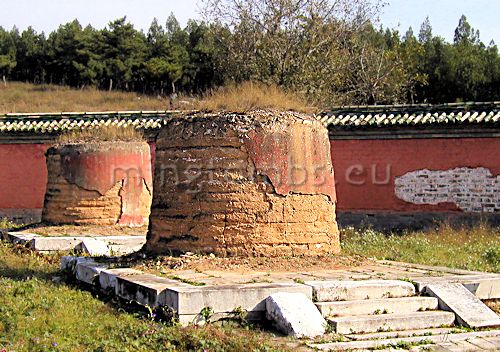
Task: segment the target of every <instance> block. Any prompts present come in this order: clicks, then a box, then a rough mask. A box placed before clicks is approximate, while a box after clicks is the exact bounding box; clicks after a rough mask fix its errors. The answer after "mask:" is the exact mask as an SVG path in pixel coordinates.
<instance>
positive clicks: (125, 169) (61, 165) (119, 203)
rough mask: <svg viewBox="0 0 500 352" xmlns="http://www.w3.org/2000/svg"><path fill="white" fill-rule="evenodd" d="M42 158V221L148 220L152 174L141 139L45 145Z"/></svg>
mask: <svg viewBox="0 0 500 352" xmlns="http://www.w3.org/2000/svg"><path fill="white" fill-rule="evenodd" d="M46 159H47V170H48V183H47V191H46V193H45V201H44V208H43V213H42V221H43V222H45V223H51V224H76V225H101V226H104V225H106V226H109V225H121V226H144V225H147V223H148V218H149V213H150V205H151V198H152V176H151V155H150V149H149V145H148V144H147V143H146V142H123V141H107V142H91V143H68V144H63V145H57V146H54V147H52V148H50V149H49V150H48V151H47V154H46Z"/></svg>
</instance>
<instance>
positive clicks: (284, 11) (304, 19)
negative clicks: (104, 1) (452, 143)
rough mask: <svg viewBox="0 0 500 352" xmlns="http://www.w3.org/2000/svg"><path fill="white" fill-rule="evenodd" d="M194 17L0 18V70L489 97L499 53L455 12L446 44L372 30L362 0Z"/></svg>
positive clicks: (68, 80) (75, 80)
mask: <svg viewBox="0 0 500 352" xmlns="http://www.w3.org/2000/svg"><path fill="white" fill-rule="evenodd" d="M204 3H205V5H206V6H205V20H204V21H194V20H191V21H189V22H188V24H187V26H186V27H185V28H181V26H180V25H179V22H178V21H177V20H176V18H175V16H174V15H171V16H169V17H168V18H167V19H166V20H165V21H164V23H160V21H159V20H157V19H155V20H154V21H153V23H152V24H151V26H150V28H149V30H148V31H147V32H146V33H144V32H143V31H139V30H137V29H135V28H134V26H133V25H132V24H131V23H130V22H128V21H127V20H126V18H120V19H117V20H115V21H112V22H110V23H109V25H108V26H107V27H106V28H104V29H96V28H93V27H91V26H87V27H82V25H81V24H80V23H79V22H78V21H77V20H74V21H72V22H69V23H67V24H64V25H61V26H60V27H59V28H58V29H57V30H55V31H53V32H51V33H50V34H48V36H46V35H45V34H44V33H38V32H37V31H35V30H34V29H33V28H31V27H30V28H28V29H26V30H24V31H22V32H20V31H19V30H17V29H16V28H14V29H12V30H6V29H3V28H1V27H0V77H2V79H3V81H4V83H6V82H7V81H8V80H16V81H24V82H31V83H36V84H44V83H52V84H60V85H68V86H71V87H77V88H84V87H97V88H99V89H107V90H113V89H119V90H125V91H135V92H139V93H146V94H160V95H168V94H172V93H178V92H181V93H185V94H200V93H202V92H204V91H206V90H208V89H211V88H214V87H217V86H220V85H223V84H226V83H229V82H242V81H249V80H250V81H259V82H264V83H269V84H276V85H278V86H281V87H283V88H284V89H286V90H290V91H293V92H295V93H298V94H300V95H303V96H305V97H307V98H308V99H309V100H310V101H312V102H315V103H317V104H318V105H320V106H328V105H339V104H394V103H444V102H455V101H471V100H475V101H479V100H481V101H492V100H499V99H500V55H499V53H498V48H497V46H496V45H495V43H494V42H491V43H489V45H485V44H484V43H482V42H481V40H480V36H479V31H477V30H475V29H474V28H472V26H471V25H470V24H469V23H468V21H467V18H466V17H465V16H462V17H461V18H460V20H459V22H458V26H457V28H456V30H455V35H454V40H453V42H452V43H449V42H447V41H446V40H445V39H443V38H442V37H439V36H436V35H434V34H433V32H432V27H431V24H430V22H429V20H428V19H427V20H426V21H425V22H424V23H423V24H422V26H421V28H420V30H419V31H418V33H416V34H415V33H414V32H413V29H412V28H410V29H408V31H406V33H404V34H402V33H400V32H399V31H398V30H397V29H391V28H383V27H377V26H376V25H375V23H376V21H375V18H376V16H377V14H378V13H379V11H380V8H381V3H379V2H376V1H375V2H374V1H370V0H336V1H326V0H205V2H204Z"/></svg>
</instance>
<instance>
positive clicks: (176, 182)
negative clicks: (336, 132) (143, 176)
mask: <svg viewBox="0 0 500 352" xmlns="http://www.w3.org/2000/svg"><path fill="white" fill-rule="evenodd" d="M156 146H157V149H156V164H155V170H156V171H155V179H154V188H153V189H154V194H153V204H152V210H151V217H150V224H149V231H148V239H147V244H146V248H147V249H148V250H149V251H152V252H155V253H163V254H167V253H171V251H177V250H178V251H194V252H205V253H206V252H211V253H216V254H219V255H243V256H259V255H265V256H270V255H303V254H304V255H313V254H324V253H331V252H338V251H339V235H338V228H337V223H336V221H335V185H334V176H333V168H332V163H331V158H330V144H329V139H328V134H327V130H326V129H325V128H324V127H323V126H322V125H321V124H320V123H319V122H317V121H316V120H314V119H312V118H308V117H305V116H302V115H298V114H293V113H278V112H269V111H267V112H254V113H249V114H245V115H243V114H214V115H198V116H191V117H183V118H181V117H179V118H175V119H173V120H171V121H170V122H169V123H168V124H167V126H166V127H165V128H164V129H163V130H162V131H161V132H160V134H159V137H158V140H157V145H156Z"/></svg>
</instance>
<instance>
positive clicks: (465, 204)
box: [394, 167, 500, 213]
mask: <svg viewBox="0 0 500 352" xmlns="http://www.w3.org/2000/svg"><path fill="white" fill-rule="evenodd" d="M394 187H395V194H396V196H397V197H398V198H399V199H402V200H404V201H406V202H408V203H413V204H432V205H436V204H439V203H455V204H456V205H457V207H458V208H460V209H461V210H463V211H465V212H489V213H493V212H500V176H496V177H494V176H493V175H492V173H491V171H490V170H489V169H487V168H484V167H479V168H468V167H460V168H455V169H450V170H445V171H431V170H427V169H424V170H416V171H412V172H408V173H406V174H404V175H403V176H401V177H396V179H395V182H394Z"/></svg>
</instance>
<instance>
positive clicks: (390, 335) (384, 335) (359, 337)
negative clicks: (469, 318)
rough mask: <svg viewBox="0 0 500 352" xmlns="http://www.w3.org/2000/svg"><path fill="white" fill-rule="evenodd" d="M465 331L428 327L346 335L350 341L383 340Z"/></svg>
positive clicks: (453, 328)
mask: <svg viewBox="0 0 500 352" xmlns="http://www.w3.org/2000/svg"><path fill="white" fill-rule="evenodd" d="M460 332H467V331H466V330H460V329H459V328H455V327H452V328H429V329H417V330H404V331H384V332H372V333H368V334H353V335H346V337H347V338H348V339H349V340H350V341H365V340H384V339H397V338H401V337H414V336H434V335H446V334H452V333H460Z"/></svg>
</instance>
